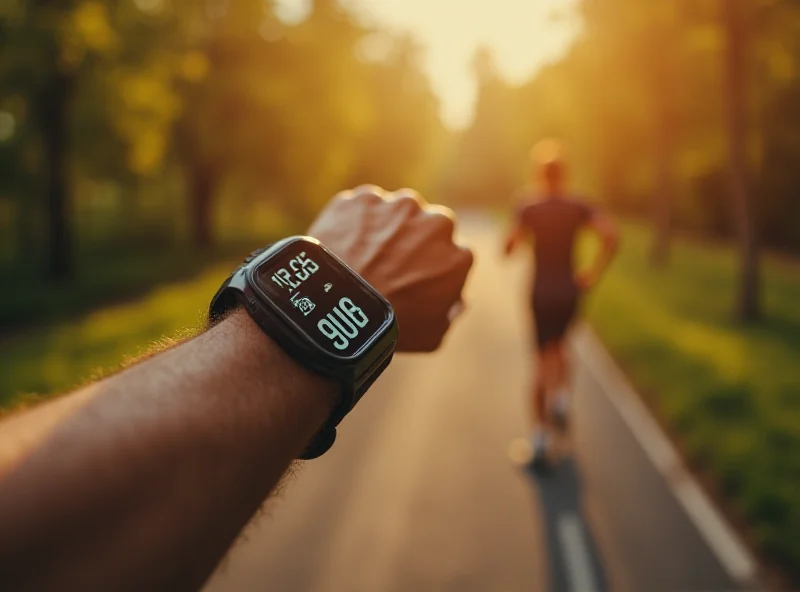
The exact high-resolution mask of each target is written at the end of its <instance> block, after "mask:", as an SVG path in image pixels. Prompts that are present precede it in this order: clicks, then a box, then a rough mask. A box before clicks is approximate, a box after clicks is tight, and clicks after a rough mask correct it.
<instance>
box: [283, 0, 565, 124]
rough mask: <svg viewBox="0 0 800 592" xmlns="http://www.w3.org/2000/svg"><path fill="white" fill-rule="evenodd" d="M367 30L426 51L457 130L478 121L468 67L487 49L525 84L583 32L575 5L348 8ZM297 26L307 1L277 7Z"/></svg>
mask: <svg viewBox="0 0 800 592" xmlns="http://www.w3.org/2000/svg"><path fill="white" fill-rule="evenodd" d="M342 2H343V4H344V5H346V6H348V7H352V8H354V9H355V11H356V12H357V13H358V14H361V15H363V16H364V18H365V19H366V20H367V21H368V22H369V21H372V22H376V23H378V24H380V25H382V26H384V27H387V28H390V29H394V30H405V31H410V32H411V33H412V34H413V35H414V37H416V38H417V39H418V40H419V41H420V42H421V43H422V44H423V45H424V46H425V48H426V61H425V67H426V70H427V72H428V75H429V77H430V80H431V84H432V85H433V87H434V90H435V91H436V93H437V94H438V95H439V97H440V98H441V101H442V115H443V118H444V120H445V121H446V122H447V123H448V124H450V125H451V126H454V127H461V126H465V125H467V124H468V123H469V121H470V119H471V118H472V112H473V107H474V101H475V90H476V89H475V81H474V79H473V77H472V72H471V69H470V62H471V60H472V56H473V54H474V52H475V49H476V48H477V47H479V46H480V45H486V46H488V47H489V48H491V50H492V51H493V52H494V55H495V58H496V60H497V64H498V68H499V70H500V72H501V74H502V75H503V77H504V78H505V79H506V80H508V81H510V82H523V81H524V80H526V79H527V78H529V77H530V76H531V74H533V73H534V72H535V71H536V70H538V69H539V68H540V67H541V66H542V65H543V64H546V63H547V62H550V61H553V60H555V59H557V58H558V57H560V56H561V55H562V54H563V53H564V52H565V51H566V50H567V49H568V47H569V45H570V42H571V41H572V40H573V39H574V38H575V36H576V34H577V33H578V30H579V27H580V25H579V19H578V18H577V16H576V15H575V12H574V10H573V9H574V6H575V4H576V1H575V0H342ZM277 4H278V5H279V8H280V9H282V12H284V13H285V15H286V16H287V17H288V19H291V17H292V16H297V15H298V14H301V13H302V12H304V11H305V10H306V9H307V7H308V6H309V5H310V1H309V0H279V2H278V3H277Z"/></svg>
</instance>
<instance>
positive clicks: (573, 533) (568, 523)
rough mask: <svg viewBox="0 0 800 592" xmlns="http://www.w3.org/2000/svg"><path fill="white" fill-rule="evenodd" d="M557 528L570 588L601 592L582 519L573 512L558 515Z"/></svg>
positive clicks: (574, 591) (577, 590)
mask: <svg viewBox="0 0 800 592" xmlns="http://www.w3.org/2000/svg"><path fill="white" fill-rule="evenodd" d="M556 529H557V531H558V542H559V543H560V545H561V554H562V556H563V557H564V562H565V564H566V565H565V566H564V567H565V569H564V571H565V573H566V576H567V583H568V585H569V589H570V590H572V591H573V592H599V590H600V589H599V587H598V586H597V578H595V576H594V570H593V569H592V560H591V558H590V555H589V547H588V546H587V544H586V536H585V534H584V530H583V525H582V524H581V519H580V518H579V517H578V516H577V515H576V514H574V513H572V512H570V513H568V514H563V515H561V516H559V517H558V521H557V523H556Z"/></svg>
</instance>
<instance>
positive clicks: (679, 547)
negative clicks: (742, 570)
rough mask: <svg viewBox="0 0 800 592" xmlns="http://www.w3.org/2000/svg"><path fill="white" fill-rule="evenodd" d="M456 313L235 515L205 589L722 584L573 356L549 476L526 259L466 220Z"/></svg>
mask: <svg viewBox="0 0 800 592" xmlns="http://www.w3.org/2000/svg"><path fill="white" fill-rule="evenodd" d="M463 226H464V228H465V234H466V236H465V240H466V241H467V242H469V243H470V244H471V245H472V246H473V247H474V248H475V250H476V253H477V266H476V270H475V273H474V274H473V276H472V277H471V280H470V283H469V286H468V293H467V297H468V304H469V306H470V310H469V314H467V315H465V317H464V318H463V319H462V320H461V321H460V322H459V323H458V325H457V326H456V327H455V328H454V330H453V331H452V333H451V334H450V335H449V337H448V340H447V342H446V346H445V347H444V348H443V349H442V350H441V351H440V352H438V353H436V354H434V355H431V356H424V357H422V356H420V357H400V358H399V359H397V360H396V362H395V363H394V364H393V365H392V367H391V368H390V369H389V370H388V371H387V374H386V375H385V376H384V377H382V378H381V380H380V381H379V382H378V384H377V385H376V386H375V387H373V389H372V390H371V391H370V393H369V395H368V396H367V397H366V398H365V399H364V400H363V401H362V402H361V403H360V404H359V407H358V408H357V409H356V410H355V411H354V412H353V414H352V415H351V416H350V417H349V418H348V419H347V420H346V421H345V423H344V425H343V429H342V430H340V437H339V440H338V441H337V443H336V445H335V446H334V448H333V449H332V451H331V452H330V453H328V454H327V455H326V456H325V457H323V458H321V459H319V460H316V461H313V462H310V463H307V464H306V466H305V467H304V468H303V469H302V471H301V472H300V473H299V474H298V475H297V476H296V477H294V478H293V479H291V480H290V481H289V482H288V484H287V485H286V487H285V490H284V492H283V493H282V494H281V495H280V496H278V497H277V498H274V499H273V500H271V501H270V502H269V504H268V506H267V508H266V511H265V513H264V514H263V515H262V516H260V517H259V518H258V519H256V520H254V522H253V524H251V526H250V527H249V528H248V530H247V531H246V536H245V538H244V540H243V542H241V543H240V544H239V545H238V546H237V548H236V549H235V550H234V551H233V553H232V554H231V556H230V557H229V558H228V560H227V561H226V563H225V564H224V565H223V567H222V568H221V569H220V570H219V571H218V573H217V574H216V576H215V577H214V579H213V580H212V581H211V583H210V585H209V586H208V590H209V591H214V592H216V591H223V590H224V591H238V590H243V591H247V590H259V591H260V590H280V591H284V590H286V591H295V590H296V591H309V592H323V591H324V592H339V591H343V592H344V591H347V592H359V591H360V592H383V591H387V592H390V591H398V592H399V591H414V592H417V591H427V590H431V591H446V590H452V591H458V592H471V591H475V592H478V591H480V592H495V591H496V592H517V591H529V590H575V591H580V592H593V591H594V590H597V591H601V590H622V591H640V590H647V591H652V592H657V591H661V590H663V591H670V592H671V591H682V592H683V591H686V592H689V591H701V590H702V591H723V590H737V589H740V588H738V587H737V586H736V585H735V584H734V582H733V580H732V579H731V578H730V577H729V576H728V575H727V573H726V571H725V570H724V569H723V567H722V566H721V564H720V563H719V561H718V560H717V558H716V555H715V554H714V553H713V552H712V551H711V549H710V548H709V547H708V546H707V545H706V543H705V542H704V539H703V537H702V536H701V535H700V533H699V532H698V530H697V529H696V528H695V526H694V525H693V522H692V521H691V520H690V519H689V518H688V516H687V514H686V513H685V512H684V510H683V509H682V506H681V505H680V504H679V503H678V502H677V501H676V499H675V497H674V496H673V494H672V493H671V490H670V489H669V487H668V486H667V484H666V482H665V481H664V479H663V478H662V477H661V474H660V473H659V472H658V471H657V470H656V469H655V467H654V466H653V465H652V464H651V463H650V461H649V460H648V456H646V455H645V454H644V452H643V451H642V449H641V447H640V446H639V444H638V443H637V440H636V439H635V438H634V437H633V435H632V433H631V432H630V430H629V428H628V426H627V424H626V423H625V422H624V421H623V420H622V418H621V417H620V415H619V413H618V412H617V410H616V408H615V407H614V406H613V405H612V404H611V403H610V402H609V399H608V397H607V396H606V395H605V394H604V392H603V389H602V387H601V386H600V384H599V383H598V382H597V381H596V380H595V378H594V377H593V375H592V374H591V373H590V372H588V371H587V369H586V368H585V367H584V366H583V365H579V367H578V368H577V369H576V377H575V386H576V391H577V395H576V396H577V398H576V416H575V425H574V438H573V442H572V447H571V449H572V451H573V452H574V455H572V456H571V457H568V458H565V460H564V462H563V463H562V464H561V465H560V466H559V468H558V470H557V471H556V472H555V473H554V474H553V475H550V476H548V477H547V478H538V479H537V478H532V477H531V476H529V475H527V474H526V473H525V472H524V471H521V470H520V469H519V468H518V467H516V466H515V465H514V464H513V463H512V462H510V460H509V456H508V450H509V444H510V443H511V442H512V441H513V440H514V439H515V438H517V437H519V436H522V435H525V433H526V420H525V416H526V412H527V411H526V405H525V399H524V393H525V388H526V385H527V383H528V381H529V375H528V373H529V366H528V356H527V353H526V352H527V351H528V348H527V345H526V344H527V340H528V335H527V322H526V318H525V308H524V300H523V297H522V294H523V287H524V284H525V280H526V271H525V263H524V261H523V260H522V258H520V260H519V261H517V262H513V263H509V262H505V261H502V260H501V259H500V258H499V256H498V248H497V246H498V235H497V229H496V228H495V227H494V226H493V225H492V223H491V222H489V221H488V220H486V219H482V218H479V217H469V218H467V219H466V220H465V221H464V225H463Z"/></svg>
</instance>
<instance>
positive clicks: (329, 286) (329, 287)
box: [325, 283, 333, 292]
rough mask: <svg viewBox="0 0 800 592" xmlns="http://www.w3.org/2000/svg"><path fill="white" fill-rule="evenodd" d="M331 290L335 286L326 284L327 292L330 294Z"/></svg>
mask: <svg viewBox="0 0 800 592" xmlns="http://www.w3.org/2000/svg"><path fill="white" fill-rule="evenodd" d="M331 288H333V284H330V283H329V284H325V292H330V291H331Z"/></svg>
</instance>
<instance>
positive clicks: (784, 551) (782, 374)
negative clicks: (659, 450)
mask: <svg viewBox="0 0 800 592" xmlns="http://www.w3.org/2000/svg"><path fill="white" fill-rule="evenodd" d="M648 239H649V237H648V235H647V233H646V232H645V231H644V229H642V228H641V227H637V226H629V227H627V228H626V229H625V233H624V238H623V241H624V242H623V247H622V249H621V253H620V256H619V259H618V260H617V262H616V263H615V264H614V266H613V267H612V268H611V270H610V271H609V273H608V276H607V277H606V278H605V279H604V282H603V284H602V286H601V287H600V288H599V289H598V291H597V293H596V294H594V295H593V296H592V297H591V299H590V301H589V302H588V304H587V313H588V316H589V318H590V320H591V322H592V324H593V325H594V326H595V328H596V329H597V331H598V333H599V334H600V336H601V337H602V338H603V340H604V341H605V343H606V344H607V345H608V347H609V348H610V349H611V351H612V352H613V354H614V355H615V357H616V358H617V359H618V360H619V361H620V363H621V364H622V366H623V367H624V368H625V370H626V371H627V372H628V373H629V374H630V376H631V378H632V379H633V381H634V382H635V383H636V384H637V386H638V387H639V388H640V389H641V391H642V393H643V394H644V396H645V397H647V398H648V400H649V403H650V404H651V406H652V407H654V408H655V410H656V411H657V413H658V414H659V415H660V416H661V417H662V419H663V420H664V421H665V422H666V424H667V425H668V426H669V428H670V429H671V430H672V431H673V432H674V433H676V435H677V436H678V438H679V440H680V443H681V445H682V447H683V449H684V450H685V451H686V453H687V454H688V456H689V459H690V461H691V462H692V463H693V464H694V465H695V467H696V468H699V469H700V470H701V471H702V472H703V474H704V475H707V476H709V477H710V478H711V479H713V481H714V483H715V485H716V488H717V490H718V492H719V493H720V494H721V495H723V496H724V497H725V498H726V500H727V501H728V502H729V503H730V504H731V505H732V508H733V509H734V511H735V512H736V514H737V515H739V516H741V517H742V518H744V519H745V520H746V521H747V523H748V524H749V525H750V526H751V527H752V530H751V533H752V536H753V538H754V540H755V542H756V544H757V545H758V547H759V548H760V549H761V551H762V552H763V553H764V555H765V556H766V557H768V558H769V559H771V560H774V561H775V562H776V563H777V564H778V565H780V566H781V567H783V568H784V569H785V570H786V571H788V572H789V574H790V576H791V577H792V578H793V579H795V580H798V581H800V537H798V533H800V266H797V265H796V264H792V263H787V262H783V263H781V262H778V261H767V262H766V265H765V268H764V274H763V279H764V305H765V310H766V317H765V319H764V320H763V321H762V322H761V323H759V324H756V325H753V326H743V325H741V324H738V323H737V322H735V321H733V320H732V315H731V311H732V310H733V295H734V293H735V282H736V266H735V259H734V254H733V253H732V252H731V251H730V250H729V249H724V248H721V247H712V246H707V245H699V244H692V243H690V242H679V243H676V244H675V245H674V249H673V252H672V260H671V263H670V265H669V267H668V268H666V269H663V270H653V269H651V268H650V267H649V266H648V265H647V256H646V255H647V247H648Z"/></svg>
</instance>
